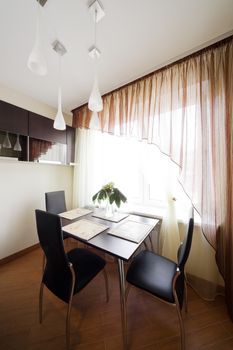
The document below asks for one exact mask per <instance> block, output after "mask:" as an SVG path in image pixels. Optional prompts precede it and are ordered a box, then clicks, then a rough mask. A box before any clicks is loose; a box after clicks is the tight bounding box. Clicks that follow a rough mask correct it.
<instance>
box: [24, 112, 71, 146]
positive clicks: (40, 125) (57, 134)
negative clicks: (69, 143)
mask: <svg viewBox="0 0 233 350" xmlns="http://www.w3.org/2000/svg"><path fill="white" fill-rule="evenodd" d="M53 122H54V121H53V120H52V119H49V118H45V117H42V116H41V115H38V114H36V113H32V112H29V137H32V138H35V139H40V140H44V141H50V142H58V143H64V144H66V130H56V129H54V127H53Z"/></svg>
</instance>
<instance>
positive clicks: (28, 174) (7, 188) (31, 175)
mask: <svg viewBox="0 0 233 350" xmlns="http://www.w3.org/2000/svg"><path fill="white" fill-rule="evenodd" d="M0 99H1V100H3V101H6V102H9V103H12V104H13V105H16V106H19V107H22V108H25V109H27V110H30V111H32V112H35V113H38V114H41V115H44V116H46V117H49V118H51V119H52V118H53V117H54V116H55V115H56V110H55V109H53V108H51V107H49V106H46V105H44V104H42V103H40V102H38V101H36V100H34V99H32V98H30V97H27V96H25V95H22V94H20V93H18V92H16V91H13V90H11V89H9V88H7V87H3V86H1V85H0ZM66 121H67V122H68V124H70V125H71V118H70V116H66ZM55 190H65V194H66V202H67V208H68V209H71V202H72V191H73V167H70V166H62V165H48V164H37V163H29V162H17V161H12V160H9V161H7V160H4V159H3V160H0V259H3V258H5V257H7V256H9V255H11V254H14V253H16V252H18V251H21V250H23V249H25V248H27V247H30V246H32V245H33V244H36V243H37V242H38V239H37V233H36V227H35V213H34V211H35V209H36V208H39V209H44V208H45V203H44V193H45V192H49V191H55Z"/></svg>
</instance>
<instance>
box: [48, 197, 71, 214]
mask: <svg viewBox="0 0 233 350" xmlns="http://www.w3.org/2000/svg"><path fill="white" fill-rule="evenodd" d="M45 207H46V211H48V212H49V213H53V214H60V213H63V212H65V211H66V200H65V192H64V191H54V192H46V193H45Z"/></svg>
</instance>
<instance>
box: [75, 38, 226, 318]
mask: <svg viewBox="0 0 233 350" xmlns="http://www.w3.org/2000/svg"><path fill="white" fill-rule="evenodd" d="M232 96H233V37H230V38H228V39H225V40H224V41H222V42H219V43H217V44H215V45H213V46H212V47H208V48H206V49H204V50H202V51H200V52H198V53H196V54H194V55H192V56H189V57H187V58H186V59H183V60H182V61H179V62H177V63H174V64H172V65H170V66H168V67H165V68H164V69H161V70H159V71H156V72H154V73H152V74H150V75H148V76H146V77H144V78H141V79H140V80H137V81H135V82H133V83H131V84H129V85H127V86H124V87H122V88H121V89H118V90H116V91H113V92H112V93H109V94H107V95H105V96H104V97H103V102H104V108H103V111H102V112H101V113H99V119H100V124H101V130H102V131H104V132H108V133H113V134H116V135H126V136H134V137H137V138H138V139H146V140H147V141H148V142H149V143H154V144H156V145H157V146H158V147H159V148H160V150H161V151H162V152H164V153H166V154H167V155H169V156H170V158H171V159H172V160H173V161H174V162H176V163H177V164H178V165H179V166H180V181H181V183H182V185H183V188H184V190H185V191H186V193H187V194H188V196H189V197H190V198H191V200H192V203H193V205H194V207H195V208H196V210H197V211H198V212H199V213H200V215H201V218H202V229H203V232H204V234H205V237H206V238H207V240H208V241H209V243H210V244H211V245H212V246H213V247H214V248H215V249H216V258H217V263H218V267H219V269H220V271H221V273H222V275H223V277H224V279H225V289H226V300H227V305H228V310H229V313H230V315H231V318H232V319H233V230H232V227H233V212H232V201H233V191H232V171H233V140H232V137H233V136H232V135H233V121H232V119H233V106H232ZM73 116H74V117H73V126H75V127H80V128H88V127H89V123H90V119H91V112H90V111H89V110H88V108H87V106H86V105H85V106H82V107H80V108H78V109H76V110H74V111H73Z"/></svg>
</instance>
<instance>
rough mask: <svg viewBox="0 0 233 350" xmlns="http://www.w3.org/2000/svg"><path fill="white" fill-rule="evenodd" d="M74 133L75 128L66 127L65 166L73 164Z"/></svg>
mask: <svg viewBox="0 0 233 350" xmlns="http://www.w3.org/2000/svg"><path fill="white" fill-rule="evenodd" d="M75 131H76V129H75V128H71V127H70V126H66V142H67V164H70V163H74V153H75Z"/></svg>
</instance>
